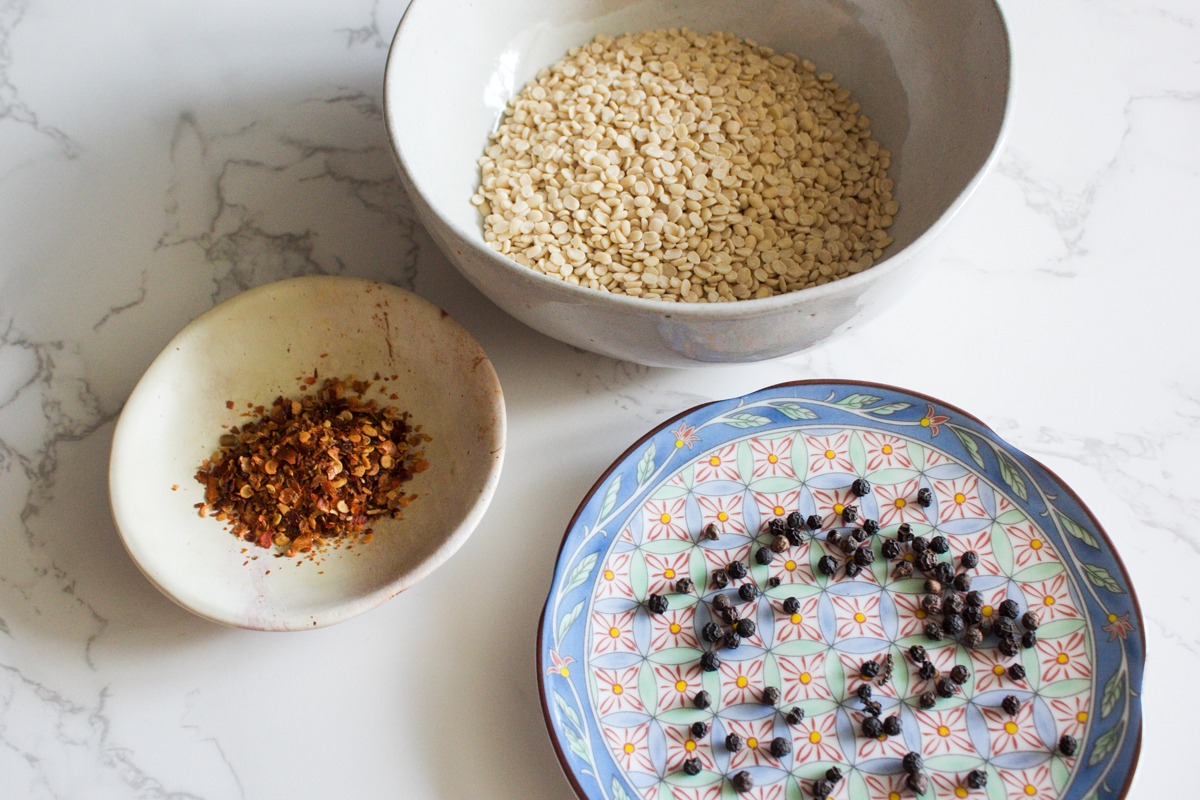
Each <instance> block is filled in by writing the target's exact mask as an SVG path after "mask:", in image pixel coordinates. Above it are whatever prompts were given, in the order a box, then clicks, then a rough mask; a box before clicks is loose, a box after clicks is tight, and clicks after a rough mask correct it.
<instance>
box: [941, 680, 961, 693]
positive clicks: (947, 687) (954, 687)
mask: <svg viewBox="0 0 1200 800" xmlns="http://www.w3.org/2000/svg"><path fill="white" fill-rule="evenodd" d="M937 693H938V697H954V695H956V694H958V684H956V683H955V682H954V681H952V680H950V679H949V678H939V679H938V682H937Z"/></svg>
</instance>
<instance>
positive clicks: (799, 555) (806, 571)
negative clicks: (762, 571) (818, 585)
mask: <svg viewBox="0 0 1200 800" xmlns="http://www.w3.org/2000/svg"><path fill="white" fill-rule="evenodd" d="M767 572H768V573H769V574H770V576H771V577H773V578H779V582H780V583H781V584H785V583H803V584H812V583H813V582H814V578H813V571H812V563H811V561H810V559H809V552H808V542H807V541H805V542H801V543H800V544H798V545H794V546H793V547H790V548H788V549H787V550H786V551H785V552H784V553H783V554H782V555H780V556H779V557H778V558H776V559H775V560H774V561H772V562H771V563H770V565H769V566H768V567H767Z"/></svg>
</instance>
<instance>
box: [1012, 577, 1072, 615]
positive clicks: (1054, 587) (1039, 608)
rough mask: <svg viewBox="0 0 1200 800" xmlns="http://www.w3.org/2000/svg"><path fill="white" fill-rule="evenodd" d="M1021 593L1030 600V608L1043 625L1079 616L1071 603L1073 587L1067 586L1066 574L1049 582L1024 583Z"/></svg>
mask: <svg viewBox="0 0 1200 800" xmlns="http://www.w3.org/2000/svg"><path fill="white" fill-rule="evenodd" d="M1021 591H1022V592H1024V594H1025V597H1026V598H1028V600H1029V608H1030V609H1031V610H1033V611H1036V612H1037V613H1038V616H1040V617H1041V618H1042V622H1043V623H1046V622H1050V621H1052V620H1056V619H1074V618H1075V617H1078V616H1079V611H1077V610H1076V608H1075V605H1074V604H1073V603H1072V602H1071V587H1070V586H1069V585H1068V584H1067V574H1066V573H1065V572H1063V573H1060V574H1059V575H1057V576H1055V577H1053V578H1051V579H1050V580H1048V581H1039V582H1037V583H1023V584H1021Z"/></svg>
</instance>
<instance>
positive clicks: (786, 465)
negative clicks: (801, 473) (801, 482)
mask: <svg viewBox="0 0 1200 800" xmlns="http://www.w3.org/2000/svg"><path fill="white" fill-rule="evenodd" d="M750 452H751V454H752V455H753V456H754V473H753V474H754V480H758V479H759V478H773V477H783V478H795V477H796V471H795V470H794V469H792V437H790V436H788V437H786V438H783V439H751V440H750Z"/></svg>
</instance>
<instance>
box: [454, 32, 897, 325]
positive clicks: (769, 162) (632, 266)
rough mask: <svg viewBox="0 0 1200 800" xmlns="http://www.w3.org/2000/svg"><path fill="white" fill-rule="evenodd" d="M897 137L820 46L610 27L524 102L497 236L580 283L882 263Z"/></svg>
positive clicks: (778, 273)
mask: <svg viewBox="0 0 1200 800" xmlns="http://www.w3.org/2000/svg"><path fill="white" fill-rule="evenodd" d="M890 162H891V155H890V153H889V152H888V151H887V150H885V149H883V148H882V147H880V146H879V144H878V143H877V142H876V141H875V140H873V139H872V138H871V130H870V121H869V120H868V119H867V117H865V116H863V115H861V114H860V108H859V104H858V103H856V102H854V101H853V100H852V99H851V97H850V92H849V91H848V90H846V89H844V88H842V87H841V86H839V85H838V83H837V82H836V81H835V80H834V78H833V75H831V74H829V73H828V72H820V73H819V72H817V67H816V66H815V65H814V64H813V63H812V62H810V61H808V60H802V59H800V58H798V57H797V56H795V55H790V54H789V55H780V54H778V53H776V52H775V51H773V50H772V49H771V48H769V47H764V46H762V45H759V44H757V43H756V42H754V41H752V40H750V39H740V38H738V37H736V36H732V35H730V34H727V33H713V34H711V35H709V36H701V35H699V34H697V33H695V32H693V31H689V30H686V29H684V30H670V31H666V30H654V31H645V32H642V33H638V34H631V35H625V36H622V37H620V38H617V39H613V38H612V37H609V36H603V35H601V36H597V37H596V38H595V39H594V40H592V42H590V43H589V44H587V45H585V46H583V47H576V48H572V49H571V50H570V51H569V52H568V54H567V56H566V57H565V58H563V59H562V60H560V61H559V62H558V63H556V64H555V65H554V66H552V67H550V68H549V69H544V70H542V71H541V72H539V73H538V75H537V77H536V79H535V80H533V81H531V82H530V83H529V84H527V85H526V86H525V88H524V89H522V91H521V92H520V94H518V95H516V96H515V97H513V98H512V100H510V101H509V104H508V108H507V110H506V112H505V116H504V118H503V120H502V122H501V124H500V126H499V128H498V129H497V131H496V132H495V133H494V134H493V135H492V137H491V143H490V144H489V146H488V147H487V149H486V152H485V155H484V157H483V158H481V159H480V161H479V164H480V173H481V180H480V186H479V190H478V191H477V192H476V194H475V195H474V196H473V197H472V198H471V201H472V203H474V204H475V205H476V206H478V207H479V209H480V211H481V212H482V214H483V228H484V240H485V241H486V242H487V244H488V246H489V247H491V248H492V249H494V250H496V251H497V252H499V253H501V254H503V255H505V256H507V257H509V258H511V259H513V260H514V261H516V262H517V263H519V264H523V265H525V266H527V267H531V268H532V269H535V270H537V271H539V272H542V273H544V274H546V275H549V276H551V277H554V278H557V279H560V280H564V281H566V282H568V283H572V284H577V285H580V286H586V287H589V288H592V289H598V290H600V291H605V292H612V293H616V294H625V295H632V296H635V297H643V298H647V299H658V300H670V301H686V302H701V303H703V302H709V303H713V302H721V301H732V300H747V299H752V298H763V297H770V296H772V295H775V294H782V293H784V292H791V291H796V290H798V289H805V288H809V287H812V286H819V285H821V284H825V283H828V282H830V281H835V280H838V279H839V278H844V277H847V276H849V275H853V274H855V273H858V272H861V271H862V270H864V269H867V268H869V267H870V266H871V265H872V264H873V263H875V261H876V260H878V259H879V258H880V257H881V256H882V255H883V249H884V248H885V247H887V245H888V244H890V243H891V241H892V239H891V237H889V236H888V235H887V233H886V229H887V228H888V227H889V226H890V225H891V224H892V218H893V216H894V215H895V214H896V212H897V210H898V209H899V205H898V204H897V202H896V201H895V200H894V199H893V198H892V181H891V180H890V179H889V178H888V176H887V169H888V167H889V166H890Z"/></svg>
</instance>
